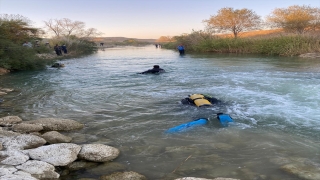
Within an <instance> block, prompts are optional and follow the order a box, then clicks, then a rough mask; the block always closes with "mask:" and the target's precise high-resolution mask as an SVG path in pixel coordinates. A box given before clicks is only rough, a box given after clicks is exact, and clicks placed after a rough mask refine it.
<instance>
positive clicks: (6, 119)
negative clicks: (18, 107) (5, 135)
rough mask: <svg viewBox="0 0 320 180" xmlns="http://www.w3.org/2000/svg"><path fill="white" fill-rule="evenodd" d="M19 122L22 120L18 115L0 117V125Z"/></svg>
mask: <svg viewBox="0 0 320 180" xmlns="http://www.w3.org/2000/svg"><path fill="white" fill-rule="evenodd" d="M19 122H22V119H21V118H19V117H18V116H6V117H2V118H0V125H2V126H8V125H12V124H16V123H19Z"/></svg>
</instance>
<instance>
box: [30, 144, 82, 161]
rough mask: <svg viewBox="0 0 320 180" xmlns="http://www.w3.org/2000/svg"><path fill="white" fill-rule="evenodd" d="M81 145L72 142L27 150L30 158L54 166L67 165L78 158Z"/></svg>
mask: <svg viewBox="0 0 320 180" xmlns="http://www.w3.org/2000/svg"><path fill="white" fill-rule="evenodd" d="M80 149H81V146H79V145H77V144H72V143H61V144H51V145H48V146H41V147H38V148H35V149H29V150H25V151H24V152H26V153H27V154H28V155H29V156H30V158H32V159H35V160H39V161H44V162H47V163H50V164H52V165H54V166H66V165H68V164H70V163H72V162H73V161H75V160H76V159H77V156H78V153H79V151H80Z"/></svg>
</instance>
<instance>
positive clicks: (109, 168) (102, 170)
mask: <svg viewBox="0 0 320 180" xmlns="http://www.w3.org/2000/svg"><path fill="white" fill-rule="evenodd" d="M126 168H127V166H126V165H124V164H121V163H118V162H112V161H111V162H105V163H102V164H99V165H98V166H95V167H91V168H87V169H86V172H88V173H90V174H93V175H101V174H112V173H114V172H123V171H125V170H126Z"/></svg>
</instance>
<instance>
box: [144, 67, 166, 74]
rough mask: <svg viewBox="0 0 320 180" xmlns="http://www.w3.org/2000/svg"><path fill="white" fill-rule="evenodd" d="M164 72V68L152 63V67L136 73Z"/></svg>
mask: <svg viewBox="0 0 320 180" xmlns="http://www.w3.org/2000/svg"><path fill="white" fill-rule="evenodd" d="M163 72H166V71H165V70H164V69H162V68H160V66H159V65H154V66H153V68H152V69H149V70H147V71H144V72H141V73H138V74H158V73H163Z"/></svg>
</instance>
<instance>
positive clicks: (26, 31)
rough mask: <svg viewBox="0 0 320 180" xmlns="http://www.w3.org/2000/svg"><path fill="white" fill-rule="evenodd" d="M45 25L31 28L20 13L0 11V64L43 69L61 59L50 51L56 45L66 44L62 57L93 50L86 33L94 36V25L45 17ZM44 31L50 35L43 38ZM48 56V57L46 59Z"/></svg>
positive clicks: (29, 23)
mask: <svg viewBox="0 0 320 180" xmlns="http://www.w3.org/2000/svg"><path fill="white" fill-rule="evenodd" d="M46 27H47V28H46V29H40V28H35V27H32V25H31V21H30V20H29V19H28V18H26V17H23V16H21V15H8V14H0V67H2V68H5V69H8V70H11V71H14V70H36V69H43V68H45V67H46V66H47V65H49V64H52V63H53V62H54V61H55V60H57V59H59V58H61V57H59V56H57V55H55V54H54V49H53V47H54V46H55V45H56V44H58V45H59V46H61V45H63V44H65V45H66V46H67V48H68V55H67V56H64V57H63V58H68V57H73V56H81V55H86V54H90V53H93V52H95V51H96V50H97V48H96V45H95V43H93V42H91V41H89V40H88V37H89V36H92V35H97V31H96V30H95V29H94V28H89V29H85V25H84V23H83V22H79V21H71V20H69V19H62V20H49V21H48V22H46ZM71 28H72V29H71ZM45 34H46V35H53V36H52V38H50V39H44V38H43V36H44V35H45ZM24 43H26V44H28V45H24ZM40 54H41V55H43V54H48V55H51V56H40ZM48 57H49V59H50V60H46V59H47V58H48ZM52 57H54V58H52Z"/></svg>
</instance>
